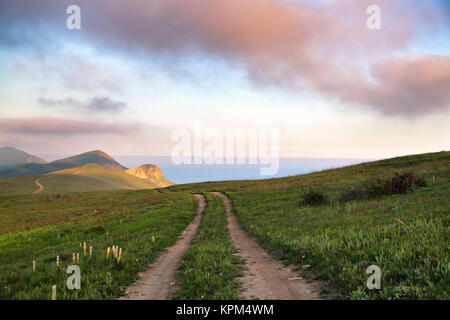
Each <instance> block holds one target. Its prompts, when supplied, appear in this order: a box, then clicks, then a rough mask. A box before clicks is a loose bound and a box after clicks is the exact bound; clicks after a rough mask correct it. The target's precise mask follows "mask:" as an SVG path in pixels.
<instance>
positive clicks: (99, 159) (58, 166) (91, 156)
mask: <svg viewBox="0 0 450 320" xmlns="http://www.w3.org/2000/svg"><path fill="white" fill-rule="evenodd" d="M89 163H96V164H99V165H103V166H107V167H110V168H115V169H121V170H125V169H126V168H125V167H123V166H122V165H121V164H119V163H118V162H117V161H115V160H114V159H113V158H112V157H111V156H109V155H108V154H106V153H104V152H103V151H100V150H95V151H90V152H86V153H82V154H79V155H76V156H73V157H69V158H65V159H61V160H55V161H52V162H48V163H27V164H22V165H18V166H15V167H11V168H7V169H3V170H0V178H8V177H19V176H31V175H39V174H46V173H49V172H53V171H57V170H63V169H70V168H76V167H81V166H83V165H85V164H89Z"/></svg>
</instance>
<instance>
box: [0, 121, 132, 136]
mask: <svg viewBox="0 0 450 320" xmlns="http://www.w3.org/2000/svg"><path fill="white" fill-rule="evenodd" d="M133 131H136V128H135V127H134V126H126V125H122V124H117V123H102V122H95V121H80V120H70V119H62V118H48V117H37V118H4V119H0V132H3V133H15V134H33V135H34V134H45V135H66V134H91V133H104V134H115V135H120V134H125V133H129V132H133Z"/></svg>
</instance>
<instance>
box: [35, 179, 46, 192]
mask: <svg viewBox="0 0 450 320" xmlns="http://www.w3.org/2000/svg"><path fill="white" fill-rule="evenodd" d="M34 183H35V184H36V185H37V186H38V187H39V189H37V190H36V191H33V193H39V192H41V191H42V190H44V186H43V185H42V184H40V182H39V179H36V180H34Z"/></svg>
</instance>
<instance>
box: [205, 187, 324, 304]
mask: <svg viewBox="0 0 450 320" xmlns="http://www.w3.org/2000/svg"><path fill="white" fill-rule="evenodd" d="M213 194H214V195H216V196H218V197H220V198H221V199H222V201H223V203H224V205H225V209H226V212H227V217H228V229H229V231H230V235H231V240H232V242H233V245H234V246H235V247H236V248H237V249H239V255H240V256H241V257H242V258H244V259H245V261H246V265H245V270H244V276H243V277H242V278H241V279H242V291H241V292H240V296H241V297H242V298H245V299H277V300H312V299H314V300H316V299H319V291H320V282H317V281H315V282H311V283H308V282H306V280H305V279H302V278H299V276H298V274H297V273H295V272H294V271H292V269H291V267H284V266H283V265H282V264H281V263H280V262H279V261H277V260H275V259H273V258H272V257H271V255H270V254H269V253H268V252H266V251H265V250H264V249H262V248H261V247H260V246H259V244H258V243H257V242H256V241H255V240H253V239H252V238H250V237H249V236H248V235H247V233H246V232H245V231H244V230H243V229H242V228H241V225H240V224H239V221H238V220H237V218H236V216H235V215H234V213H233V207H232V203H231V200H230V199H229V198H228V197H227V196H225V195H224V194H222V193H220V192H213Z"/></svg>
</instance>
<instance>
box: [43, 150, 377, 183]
mask: <svg viewBox="0 0 450 320" xmlns="http://www.w3.org/2000/svg"><path fill="white" fill-rule="evenodd" d="M39 156H40V157H42V158H43V159H45V160H47V161H53V160H57V159H62V158H66V157H69V156H70V155H39ZM112 157H113V158H114V159H116V160H117V161H118V162H119V163H120V164H122V165H123V166H125V167H127V168H134V167H138V166H140V165H142V164H156V165H157V166H158V167H159V168H161V170H162V173H163V175H164V176H165V177H166V178H167V179H169V180H170V181H172V182H174V183H176V184H185V183H196V182H207V181H222V180H224V181H225V180H260V179H271V178H281V177H287V176H295V175H299V174H305V173H311V172H315V171H321V170H327V169H333V168H340V167H344V166H348V165H353V164H359V163H363V162H368V161H374V160H376V159H336V158H280V159H279V170H278V172H277V173H276V174H273V175H261V173H260V168H261V167H264V166H262V165H260V164H248V163H247V164H221V165H218V164H213V165H208V164H181V165H177V164H174V163H173V162H172V159H171V157H169V156H133V155H118V156H114V155H113V156H112ZM247 162H248V161H247Z"/></svg>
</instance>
